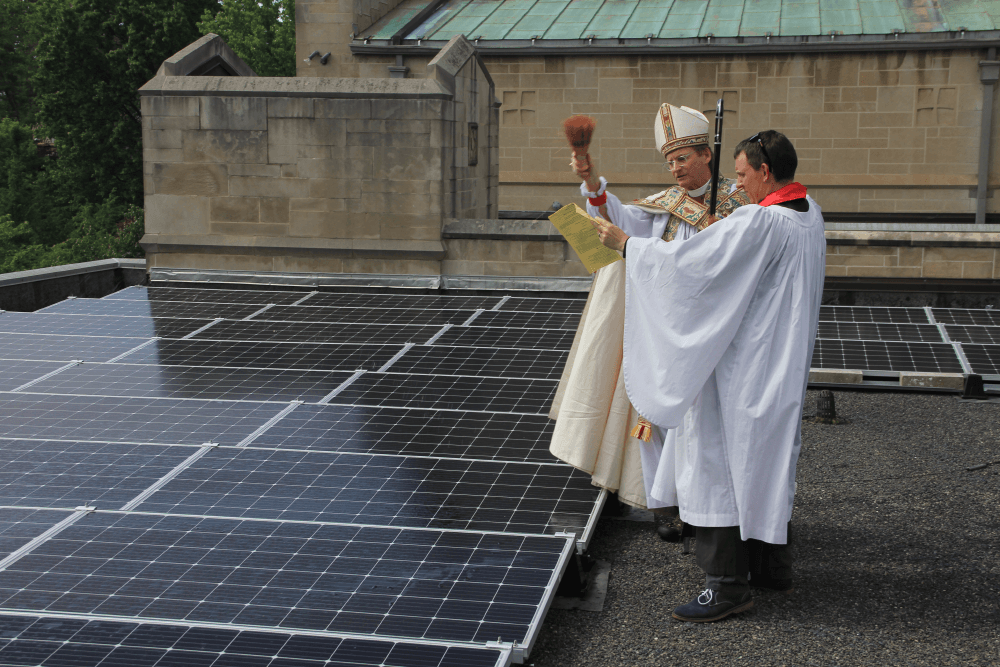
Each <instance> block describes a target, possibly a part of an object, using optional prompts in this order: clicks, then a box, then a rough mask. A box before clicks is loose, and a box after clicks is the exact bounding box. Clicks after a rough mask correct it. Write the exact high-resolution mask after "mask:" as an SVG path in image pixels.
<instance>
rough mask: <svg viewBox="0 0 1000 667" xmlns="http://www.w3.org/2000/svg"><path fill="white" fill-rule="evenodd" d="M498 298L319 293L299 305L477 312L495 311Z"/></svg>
mask: <svg viewBox="0 0 1000 667" xmlns="http://www.w3.org/2000/svg"><path fill="white" fill-rule="evenodd" d="M500 300H501V297H498V296H472V295H470V296H438V295H420V294H392V293H390V294H373V293H371V292H318V293H316V294H313V295H312V296H310V297H309V298H308V299H306V300H305V301H303V302H302V303H301V304H300V305H303V306H336V307H338V308H425V309H428V310H476V309H477V308H487V309H488V308H493V307H494V306H496V305H497V304H498V303H500Z"/></svg>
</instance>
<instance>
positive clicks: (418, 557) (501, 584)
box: [0, 512, 575, 647]
mask: <svg viewBox="0 0 1000 667" xmlns="http://www.w3.org/2000/svg"><path fill="white" fill-rule="evenodd" d="M574 547H575V541H574V539H573V537H564V536H542V535H533V536H520V535H514V534H502V535H496V534H483V533H473V532H470V531H464V532H454V531H437V530H419V529H412V528H411V529H394V528H381V527H367V526H357V525H352V526H347V525H337V524H307V523H297V524H293V523H289V522H284V523H279V522H273V521H255V520H233V519H219V518H212V517H190V516H156V515H149V514H139V513H128V514H125V513H118V512H102V513H93V514H86V515H85V516H83V517H82V518H81V519H80V520H79V521H77V522H76V523H75V524H73V525H71V526H69V527H67V528H66V529H65V530H64V531H62V532H61V533H60V534H59V535H57V536H55V537H53V538H52V539H50V540H48V541H46V542H44V543H42V544H40V545H39V546H38V547H37V548H36V549H35V550H34V551H33V552H31V553H30V554H27V555H26V556H24V557H23V558H21V559H20V560H17V561H16V562H14V563H12V564H11V565H9V566H8V568H7V569H6V570H3V571H0V600H2V601H0V608H3V609H7V610H9V611H12V612H21V613H31V612H56V613H58V612H74V613H81V614H88V615H91V616H93V617H98V618H99V617H101V616H104V615H109V616H115V617H120V616H122V615H126V616H133V617H135V619H136V620H144V619H145V618H155V619H160V620H164V621H174V622H177V621H186V620H192V621H208V622H213V623H232V624H236V625H240V626H247V627H248V628H254V629H263V628H265V627H266V626H267V625H273V626H279V627H282V628H285V629H286V630H292V631H294V630H298V629H305V630H323V629H325V630H327V631H330V632H333V633H338V632H350V633H352V634H355V635H360V636H363V637H371V638H375V637H379V636H388V637H391V638H393V639H404V640H405V639H416V640H436V641H442V640H443V641H464V642H476V643H480V644H482V643H485V642H487V641H492V640H493V639H496V638H497V637H501V639H502V640H503V641H506V642H510V641H517V642H518V644H520V645H522V646H526V647H530V645H531V643H532V642H533V641H534V636H535V635H536V634H537V631H538V620H540V614H541V616H544V610H545V609H547V607H548V604H550V602H551V598H552V596H553V595H554V592H555V588H556V586H557V584H558V580H559V575H560V573H561V571H562V567H563V566H565V564H566V562H567V561H568V558H569V556H570V555H571V554H572V552H573V550H574ZM383 563H384V565H383ZM52 575H56V576H52ZM328 575H332V576H328ZM74 580H75V583H74ZM428 610H432V611H431V613H430V614H428V613H427V611H428ZM416 613H419V614H420V615H418V616H414V614H416ZM416 618H419V619H420V622H419V623H414V622H412V621H407V620H406V619H416ZM425 619H429V620H427V622H426V623H424V622H423V621H424V620H425Z"/></svg>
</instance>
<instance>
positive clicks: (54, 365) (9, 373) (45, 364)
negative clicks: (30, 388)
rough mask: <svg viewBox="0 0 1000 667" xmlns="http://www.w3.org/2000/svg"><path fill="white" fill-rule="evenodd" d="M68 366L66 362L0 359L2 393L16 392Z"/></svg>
mask: <svg viewBox="0 0 1000 667" xmlns="http://www.w3.org/2000/svg"><path fill="white" fill-rule="evenodd" d="M67 365H68V362H65V361H33V360H19V359H0V392H3V391H14V390H15V389H17V388H18V387H21V386H23V385H25V384H27V383H29V382H32V381H35V380H38V379H40V378H42V377H45V376H46V375H47V374H49V373H52V372H54V371H58V370H59V369H60V368H65V367H66V366H67Z"/></svg>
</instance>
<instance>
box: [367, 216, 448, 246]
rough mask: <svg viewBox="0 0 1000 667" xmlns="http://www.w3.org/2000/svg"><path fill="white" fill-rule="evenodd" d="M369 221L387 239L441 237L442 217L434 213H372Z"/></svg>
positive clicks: (437, 238) (422, 239)
mask: <svg viewBox="0 0 1000 667" xmlns="http://www.w3.org/2000/svg"><path fill="white" fill-rule="evenodd" d="M369 221H370V223H371V225H372V227H373V228H374V225H375V224H377V225H378V235H379V238H381V239H387V240H404V241H405V240H412V241H437V240H440V238H441V218H440V217H438V216H434V215H397V214H382V215H378V214H375V215H372V216H370V218H369Z"/></svg>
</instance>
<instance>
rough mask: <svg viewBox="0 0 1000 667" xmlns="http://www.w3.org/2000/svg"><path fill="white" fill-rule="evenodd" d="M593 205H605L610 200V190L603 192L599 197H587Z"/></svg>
mask: <svg viewBox="0 0 1000 667" xmlns="http://www.w3.org/2000/svg"><path fill="white" fill-rule="evenodd" d="M587 201H589V202H590V205H591V206H603V205H604V204H605V203H607V201H608V192H607V190H605V191H604V192H602V193H601V195H600V196H599V197H594V198H593V199H587Z"/></svg>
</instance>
